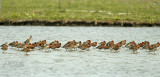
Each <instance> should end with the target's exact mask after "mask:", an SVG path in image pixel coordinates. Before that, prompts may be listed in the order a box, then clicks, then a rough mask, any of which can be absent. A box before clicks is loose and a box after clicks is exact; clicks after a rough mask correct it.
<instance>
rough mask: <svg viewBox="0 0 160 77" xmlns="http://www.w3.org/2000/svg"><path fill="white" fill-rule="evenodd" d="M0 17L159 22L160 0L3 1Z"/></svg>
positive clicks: (13, 18) (8, 18)
mask: <svg viewBox="0 0 160 77" xmlns="http://www.w3.org/2000/svg"><path fill="white" fill-rule="evenodd" d="M0 2H1V5H0V8H1V10H0V11H1V13H0V20H99V21H141V22H159V21H160V4H159V3H160V0H0Z"/></svg>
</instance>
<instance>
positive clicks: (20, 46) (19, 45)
mask: <svg viewBox="0 0 160 77" xmlns="http://www.w3.org/2000/svg"><path fill="white" fill-rule="evenodd" d="M17 48H18V51H19V48H22V43H19V44H18V45H17Z"/></svg>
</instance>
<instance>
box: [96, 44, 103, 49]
mask: <svg viewBox="0 0 160 77" xmlns="http://www.w3.org/2000/svg"><path fill="white" fill-rule="evenodd" d="M103 47H104V44H100V45H99V46H98V47H96V48H98V49H103Z"/></svg>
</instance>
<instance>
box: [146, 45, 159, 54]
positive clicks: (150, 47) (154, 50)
mask: <svg viewBox="0 0 160 77" xmlns="http://www.w3.org/2000/svg"><path fill="white" fill-rule="evenodd" d="M148 49H149V53H150V52H154V54H156V53H155V52H156V50H157V46H154V45H150V46H149V48H148Z"/></svg>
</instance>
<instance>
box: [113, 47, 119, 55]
mask: <svg viewBox="0 0 160 77" xmlns="http://www.w3.org/2000/svg"><path fill="white" fill-rule="evenodd" d="M113 49H114V50H115V53H117V52H119V51H118V50H119V45H115V46H114V47H113Z"/></svg>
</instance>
